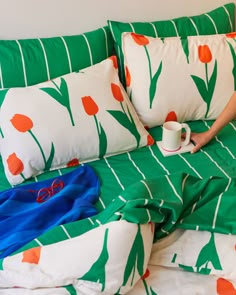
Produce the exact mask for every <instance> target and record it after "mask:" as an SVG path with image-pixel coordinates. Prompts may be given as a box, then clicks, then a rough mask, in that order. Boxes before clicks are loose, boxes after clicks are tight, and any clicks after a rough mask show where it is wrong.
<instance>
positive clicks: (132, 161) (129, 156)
mask: <svg viewBox="0 0 236 295" xmlns="http://www.w3.org/2000/svg"><path fill="white" fill-rule="evenodd" d="M127 155H128V158H129V160H130V162H131V163H132V164H133V166H134V167H135V168H136V170H137V171H138V172H139V174H141V176H142V178H143V179H146V177H145V175H144V174H143V173H142V171H141V170H140V169H139V167H138V166H137V165H136V163H135V162H134V160H133V159H132V158H131V155H130V153H129V152H127Z"/></svg>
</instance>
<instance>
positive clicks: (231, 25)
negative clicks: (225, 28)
mask: <svg viewBox="0 0 236 295" xmlns="http://www.w3.org/2000/svg"><path fill="white" fill-rule="evenodd" d="M223 8H224V10H225V12H226V14H227V16H228V18H229V23H230V27H231V31H233V30H234V28H233V24H232V21H231V17H230V14H229V12H228V10H227V9H226V7H225V5H223Z"/></svg>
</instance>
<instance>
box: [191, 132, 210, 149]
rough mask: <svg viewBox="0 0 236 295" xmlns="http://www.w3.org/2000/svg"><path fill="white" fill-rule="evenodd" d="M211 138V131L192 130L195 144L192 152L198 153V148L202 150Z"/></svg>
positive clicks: (192, 139) (192, 138)
mask: <svg viewBox="0 0 236 295" xmlns="http://www.w3.org/2000/svg"><path fill="white" fill-rule="evenodd" d="M211 139H212V136H211V135H210V133H209V131H205V132H202V133H194V132H192V133H191V135H190V140H191V141H192V142H193V143H194V144H195V146H194V147H193V149H192V150H191V153H192V154H193V153H196V152H197V151H198V150H200V148H201V147H203V146H204V145H206V144H207V143H208V142H209V141H210V140H211Z"/></svg>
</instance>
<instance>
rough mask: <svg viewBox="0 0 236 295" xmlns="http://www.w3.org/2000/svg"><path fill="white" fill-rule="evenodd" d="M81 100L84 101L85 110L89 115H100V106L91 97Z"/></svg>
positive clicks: (84, 97)
mask: <svg viewBox="0 0 236 295" xmlns="http://www.w3.org/2000/svg"><path fill="white" fill-rule="evenodd" d="M81 99H82V104H83V107H84V110H85V112H86V113H87V115H89V116H94V115H96V114H97V113H98V111H99V109H98V105H97V104H96V102H95V101H94V100H93V99H92V97H91V96H83V97H82V98H81Z"/></svg>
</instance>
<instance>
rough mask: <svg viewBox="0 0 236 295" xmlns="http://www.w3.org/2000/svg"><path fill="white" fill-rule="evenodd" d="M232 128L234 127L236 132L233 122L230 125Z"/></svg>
mask: <svg viewBox="0 0 236 295" xmlns="http://www.w3.org/2000/svg"><path fill="white" fill-rule="evenodd" d="M229 124H230V126H232V128H233V129H234V130H235V131H236V126H234V124H233V123H232V122H230V123H229Z"/></svg>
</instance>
